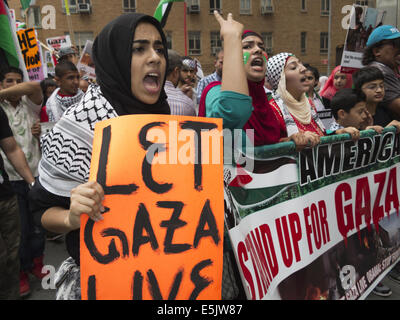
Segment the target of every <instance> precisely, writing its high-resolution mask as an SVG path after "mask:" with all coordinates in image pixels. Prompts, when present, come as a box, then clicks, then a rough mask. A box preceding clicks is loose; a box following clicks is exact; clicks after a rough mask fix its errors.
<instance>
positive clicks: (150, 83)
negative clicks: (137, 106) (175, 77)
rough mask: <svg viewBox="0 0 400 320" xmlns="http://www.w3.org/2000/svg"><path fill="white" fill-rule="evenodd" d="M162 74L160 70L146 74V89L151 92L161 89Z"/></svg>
mask: <svg viewBox="0 0 400 320" xmlns="http://www.w3.org/2000/svg"><path fill="white" fill-rule="evenodd" d="M160 78H161V76H160V74H159V73H158V72H150V73H148V74H146V76H145V77H144V79H143V84H144V87H145V89H146V90H147V91H148V92H149V93H151V94H154V93H157V92H158V91H159V90H160V83H161V81H160Z"/></svg>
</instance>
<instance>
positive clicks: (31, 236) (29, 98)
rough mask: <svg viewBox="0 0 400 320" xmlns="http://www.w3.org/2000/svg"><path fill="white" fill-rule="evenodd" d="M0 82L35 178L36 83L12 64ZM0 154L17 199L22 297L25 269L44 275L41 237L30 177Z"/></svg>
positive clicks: (0, 98) (1, 97)
mask: <svg viewBox="0 0 400 320" xmlns="http://www.w3.org/2000/svg"><path fill="white" fill-rule="evenodd" d="M0 82H1V87H2V90H0V107H1V109H2V110H3V111H4V112H5V114H6V115H7V117H8V122H9V126H10V128H11V130H12V132H13V135H14V137H15V140H16V141H17V143H18V145H19V146H20V147H21V148H22V150H23V153H24V154H25V157H26V160H27V163H28V165H29V168H30V172H32V174H33V176H34V177H36V176H37V175H38V171H37V170H38V164H39V161H40V158H41V152H40V148H39V136H40V125H38V123H39V116H40V111H41V107H42V100H43V94H42V88H41V86H40V82H35V81H32V82H23V73H22V71H21V70H20V69H18V68H14V67H8V68H7V69H5V70H4V71H3V72H2V73H1V75H0ZM1 156H2V157H3V158H4V160H5V162H4V166H5V170H6V172H7V174H8V176H9V179H10V181H11V186H12V188H13V190H14V192H15V193H16V194H17V199H18V207H19V213H20V219H21V243H20V259H21V273H20V294H21V296H24V295H27V294H28V293H29V292H30V288H29V281H28V274H27V272H31V273H32V274H34V275H35V276H36V277H38V278H42V277H44V274H42V267H43V253H44V245H45V237H44V232H43V229H42V228H41V226H37V225H35V224H34V223H33V219H32V214H31V212H30V210H29V205H28V192H29V189H30V188H31V187H32V185H33V183H34V178H33V177H32V176H30V177H29V178H27V177H24V176H21V175H20V172H19V171H18V170H16V169H15V168H14V166H13V162H12V161H9V160H8V157H7V154H6V153H1Z"/></svg>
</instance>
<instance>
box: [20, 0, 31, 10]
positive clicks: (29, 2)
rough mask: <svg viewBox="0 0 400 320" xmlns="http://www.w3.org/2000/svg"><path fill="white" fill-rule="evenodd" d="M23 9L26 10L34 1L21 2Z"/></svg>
mask: <svg viewBox="0 0 400 320" xmlns="http://www.w3.org/2000/svg"><path fill="white" fill-rule="evenodd" d="M20 1H21V7H22V9H24V10H26V9H28V8H29V6H30V5H31V2H32V0H20Z"/></svg>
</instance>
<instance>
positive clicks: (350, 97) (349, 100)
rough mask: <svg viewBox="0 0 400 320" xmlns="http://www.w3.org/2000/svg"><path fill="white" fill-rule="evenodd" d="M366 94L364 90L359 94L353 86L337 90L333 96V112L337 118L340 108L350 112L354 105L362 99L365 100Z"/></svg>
mask: <svg viewBox="0 0 400 320" xmlns="http://www.w3.org/2000/svg"><path fill="white" fill-rule="evenodd" d="M365 100H366V96H365V94H364V93H363V92H361V93H360V94H357V93H356V92H355V90H353V89H351V88H344V89H341V90H339V91H338V92H336V94H335V95H334V96H333V98H332V100H331V109H332V114H333V116H334V117H335V119H336V120H337V119H338V111H339V110H340V109H343V110H344V111H346V112H347V113H349V112H350V110H351V109H352V108H354V106H355V105H356V104H357V103H358V102H360V101H365Z"/></svg>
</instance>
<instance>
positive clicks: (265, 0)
mask: <svg viewBox="0 0 400 320" xmlns="http://www.w3.org/2000/svg"><path fill="white" fill-rule="evenodd" d="M263 7H264V8H267V10H268V11H272V10H273V8H274V4H273V1H272V0H261V8H263Z"/></svg>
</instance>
